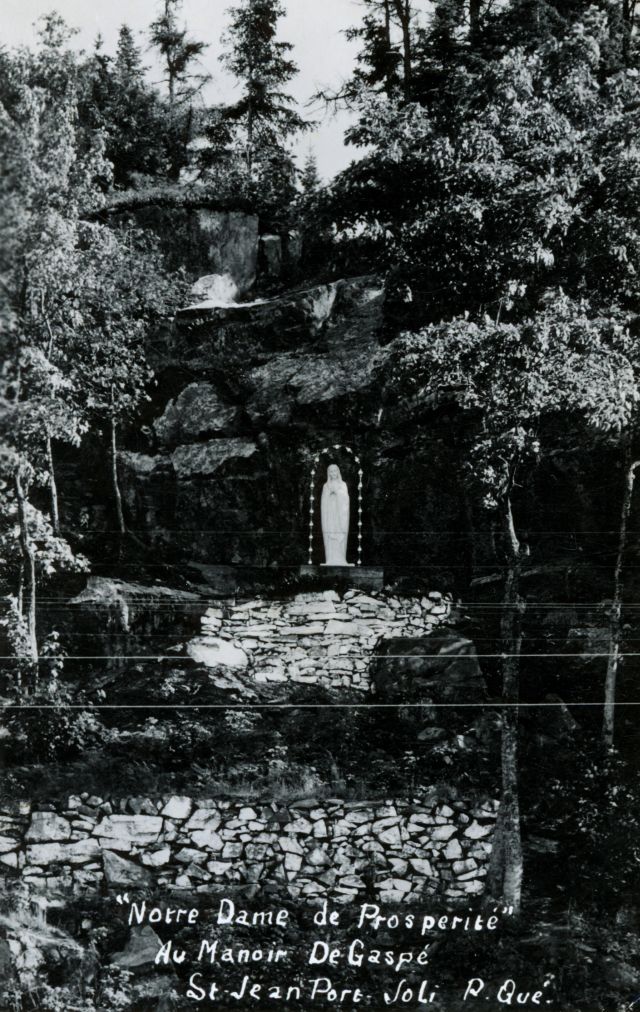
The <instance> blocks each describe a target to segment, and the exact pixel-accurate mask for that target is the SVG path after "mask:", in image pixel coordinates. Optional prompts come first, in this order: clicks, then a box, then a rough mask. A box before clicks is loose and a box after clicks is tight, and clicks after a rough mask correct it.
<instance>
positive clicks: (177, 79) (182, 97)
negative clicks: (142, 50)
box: [150, 0, 208, 180]
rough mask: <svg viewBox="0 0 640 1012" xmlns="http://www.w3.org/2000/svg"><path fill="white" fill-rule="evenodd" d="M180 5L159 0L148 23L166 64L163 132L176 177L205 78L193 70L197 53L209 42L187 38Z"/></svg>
mask: <svg viewBox="0 0 640 1012" xmlns="http://www.w3.org/2000/svg"><path fill="white" fill-rule="evenodd" d="M181 6H182V0H162V10H161V13H160V16H159V17H158V18H157V19H156V20H155V21H154V22H153V23H152V25H151V27H150V34H151V44H152V45H153V46H155V47H156V48H157V49H158V50H159V52H160V55H161V57H162V60H163V62H164V68H165V80H166V82H167V89H168V97H169V110H168V114H167V115H166V116H165V123H164V131H163V133H164V137H165V143H166V149H167V158H168V162H169V177H170V178H171V179H172V180H177V179H179V177H180V170H181V169H183V168H184V167H185V166H186V165H188V164H189V155H188V144H189V141H190V140H191V139H192V135H193V122H194V113H193V101H194V99H195V98H196V96H197V95H198V93H199V92H200V91H201V89H202V88H203V87H204V84H205V83H206V81H207V80H208V75H206V74H201V73H195V64H197V62H198V57H199V56H200V55H201V54H202V53H203V52H204V50H205V49H206V48H207V45H208V43H206V42H197V41H196V40H195V39H192V38H190V36H189V33H188V30H187V28H186V27H183V28H180V26H179V24H178V11H179V10H180V7H181Z"/></svg>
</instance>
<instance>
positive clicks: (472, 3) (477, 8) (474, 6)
mask: <svg viewBox="0 0 640 1012" xmlns="http://www.w3.org/2000/svg"><path fill="white" fill-rule="evenodd" d="M481 11H482V0H469V38H470V40H471V42H472V43H473V42H474V40H475V39H476V38H477V36H478V33H479V31H480V13H481Z"/></svg>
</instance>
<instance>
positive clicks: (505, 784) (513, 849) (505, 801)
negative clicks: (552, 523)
mask: <svg viewBox="0 0 640 1012" xmlns="http://www.w3.org/2000/svg"><path fill="white" fill-rule="evenodd" d="M503 524H504V528H505V533H506V536H507V551H508V561H507V569H506V576H505V585H504V593H503V599H502V618H501V621H500V639H501V647H502V699H503V703H504V704H505V705H504V707H503V711H502V735H501V744H500V767H501V777H502V797H501V804H500V812H499V816H498V824H497V826H496V840H495V854H494V856H493V860H492V878H493V882H492V891H493V892H494V893H495V895H496V896H499V897H500V899H501V900H502V902H504V903H505V904H506V905H507V906H510V907H512V908H513V912H514V913H515V914H517V913H519V911H520V904H521V899H522V875H523V855H522V836H521V828H520V801H519V795H518V705H517V704H518V701H519V695H520V687H519V683H520V652H521V647H522V612H523V608H524V606H523V602H522V600H521V598H520V593H519V591H520V564H521V560H520V542H519V539H518V536H517V534H516V531H515V526H514V522H513V512H512V508H511V501H510V499H509V498H508V497H507V499H506V501H505V505H504V515H503Z"/></svg>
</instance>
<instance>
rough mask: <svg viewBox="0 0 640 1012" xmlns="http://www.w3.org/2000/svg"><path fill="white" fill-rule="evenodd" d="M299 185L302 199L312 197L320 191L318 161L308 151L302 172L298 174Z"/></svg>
mask: <svg viewBox="0 0 640 1012" xmlns="http://www.w3.org/2000/svg"><path fill="white" fill-rule="evenodd" d="M300 185H301V186H302V194H303V196H304V197H313V196H315V195H316V194H317V193H318V190H319V189H320V173H319V172H318V159H317V158H316V155H315V152H314V151H310V152H309V154H308V155H307V157H306V159H305V163H304V166H303V168H302V172H301V173H300Z"/></svg>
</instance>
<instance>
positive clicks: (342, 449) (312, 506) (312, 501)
mask: <svg viewBox="0 0 640 1012" xmlns="http://www.w3.org/2000/svg"><path fill="white" fill-rule="evenodd" d="M336 453H346V454H348V455H349V456H350V457H351V458H352V460H353V463H354V464H355V466H356V468H357V474H358V500H357V502H358V507H357V509H358V512H357V517H358V520H357V532H358V533H357V545H358V547H357V558H356V566H361V565H362V501H363V499H362V488H363V481H362V479H363V475H364V471H363V470H362V462H361V460H360V457H359V455H358V454H357V453H356V452H355V450H354V449H353V448H352V447H351V446H347V445H346V444H344V443H333V444H332V445H331V446H325V447H323V448H322V449H321V450H318V452H317V453H316V454H315V455H314V457H313V459H312V464H311V474H310V476H309V553H308V554H309V558H308V564H309V565H310V566H312V565H313V535H314V516H315V511H316V482H317V474H318V471H319V469H320V462H321V461H322V459H323V458H325V457H329V456H331V455H332V454H334V455H335V454H336Z"/></svg>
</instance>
